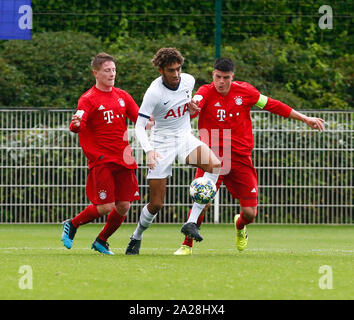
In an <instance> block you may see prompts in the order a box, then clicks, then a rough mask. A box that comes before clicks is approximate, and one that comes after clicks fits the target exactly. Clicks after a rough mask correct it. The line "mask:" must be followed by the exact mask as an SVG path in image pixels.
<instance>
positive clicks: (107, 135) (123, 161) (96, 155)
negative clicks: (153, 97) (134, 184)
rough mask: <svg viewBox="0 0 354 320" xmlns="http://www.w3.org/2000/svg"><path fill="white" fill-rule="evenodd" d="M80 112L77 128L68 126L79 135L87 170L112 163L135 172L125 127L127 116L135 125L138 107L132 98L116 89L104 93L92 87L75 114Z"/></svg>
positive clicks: (80, 102)
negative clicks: (86, 161) (79, 121)
mask: <svg viewBox="0 0 354 320" xmlns="http://www.w3.org/2000/svg"><path fill="white" fill-rule="evenodd" d="M80 110H82V111H84V113H83V115H82V119H81V123H80V127H78V128H77V127H74V126H73V125H72V123H70V130H71V131H73V132H78V133H79V142H80V145H81V147H82V150H83V152H84V154H85V156H86V157H87V159H88V166H89V168H92V167H94V166H96V165H99V164H103V163H107V162H113V163H117V164H119V165H122V166H124V167H127V168H130V169H136V168H137V164H136V162H135V159H134V157H133V154H132V150H131V148H130V145H129V143H128V132H127V125H126V117H128V118H129V119H130V120H131V121H133V122H134V123H135V122H136V119H137V117H138V112H139V107H138V106H137V104H136V103H135V101H134V99H133V98H132V97H131V96H130V95H129V94H128V93H127V92H126V91H124V90H122V89H119V88H114V87H113V88H112V91H111V92H105V91H101V90H99V89H97V88H96V86H93V87H92V88H91V89H90V90H88V91H87V92H85V93H84V94H83V95H82V96H81V97H80V99H79V102H78V107H77V113H78V112H79V113H80ZM82 111H81V113H82Z"/></svg>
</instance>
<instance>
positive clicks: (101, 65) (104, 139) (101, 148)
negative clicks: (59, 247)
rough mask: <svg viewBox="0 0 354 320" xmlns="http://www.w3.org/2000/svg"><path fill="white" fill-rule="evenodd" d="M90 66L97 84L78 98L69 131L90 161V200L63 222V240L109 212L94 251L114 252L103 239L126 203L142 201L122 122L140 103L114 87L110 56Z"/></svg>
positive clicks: (66, 241) (122, 216)
mask: <svg viewBox="0 0 354 320" xmlns="http://www.w3.org/2000/svg"><path fill="white" fill-rule="evenodd" d="M91 66H92V69H93V75H94V76H95V78H96V84H95V85H94V86H93V87H92V88H91V89H89V90H88V91H87V92H85V93H84V94H83V95H82V96H81V97H80V99H79V101H78V107H77V111H76V113H75V115H73V117H72V120H71V122H70V130H71V131H72V132H75V133H78V135H79V142H80V145H81V148H82V150H83V152H84V154H85V156H86V157H87V159H88V167H89V173H88V178H87V185H86V194H87V197H88V199H89V200H90V202H91V203H92V204H91V205H89V206H88V207H87V208H85V209H84V210H83V211H82V212H80V213H79V214H78V215H77V216H75V217H74V218H73V219H69V220H66V221H64V223H63V233H62V241H63V243H64V246H65V247H67V248H68V249H71V247H72V245H73V240H74V236H75V233H76V230H77V229H78V228H79V227H80V226H81V225H83V224H86V223H89V222H91V221H93V220H95V219H97V218H99V217H101V216H104V215H106V214H108V217H107V222H106V224H105V226H104V227H103V229H102V230H101V232H100V234H99V235H98V237H97V238H96V240H95V241H94V242H93V244H92V249H94V250H96V251H99V252H101V253H104V254H113V252H112V251H110V250H109V247H108V243H107V239H108V238H109V237H110V236H111V235H112V234H113V233H114V232H115V231H116V230H117V229H118V228H119V227H120V225H121V223H122V222H123V221H124V219H125V218H126V215H127V213H128V210H129V208H130V203H131V202H132V201H134V200H138V199H140V195H139V187H138V182H137V179H136V176H135V169H136V168H137V164H136V162H135V159H134V158H133V155H132V150H131V148H130V145H129V143H128V136H127V125H126V117H128V118H129V119H130V120H131V121H133V122H134V123H135V122H136V119H137V117H138V111H139V107H138V106H137V104H136V103H135V101H134V100H133V98H132V97H131V96H130V95H129V94H128V93H127V92H126V91H124V90H121V89H119V88H115V87H114V81H115V76H116V66H115V61H114V58H113V57H112V56H110V55H108V54H106V53H100V54H98V55H96V56H95V57H94V59H93V60H92V63H91Z"/></svg>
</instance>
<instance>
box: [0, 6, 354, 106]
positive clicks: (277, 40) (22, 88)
mask: <svg viewBox="0 0 354 320" xmlns="http://www.w3.org/2000/svg"><path fill="white" fill-rule="evenodd" d="M322 4H323V3H322V2H321V1H315V0H312V1H291V0H280V1H273V0H271V1H259V0H251V1H242V0H224V1H222V47H221V55H222V56H227V57H230V58H232V59H233V60H234V61H235V64H236V70H235V79H236V80H240V81H247V82H250V83H251V84H253V85H254V86H255V87H257V88H258V89H259V90H260V91H261V92H262V93H264V94H266V95H269V96H272V97H273V98H275V99H279V100H281V101H283V102H285V103H287V104H289V105H291V106H293V107H294V108H296V109H341V110H348V109H352V108H353V107H352V105H353V103H352V102H353V87H354V86H353V79H354V52H353V47H354V46H353V44H354V43H353V35H352V34H351V29H352V22H353V18H352V16H351V15H350V14H351V12H353V10H352V9H353V8H354V4H353V3H352V2H351V1H329V3H328V5H331V7H332V9H333V14H334V16H333V29H327V30H326V29H325V30H322V29H321V28H319V26H318V21H319V18H320V17H321V14H320V13H319V12H318V10H319V8H320V7H321V5H322ZM32 8H33V32H32V35H33V36H32V40H31V41H20V40H11V41H0V105H3V106H25V107H54V108H69V109H74V108H75V107H76V104H77V100H78V98H79V96H80V95H81V94H82V93H83V92H84V91H86V90H88V89H89V88H90V87H91V86H92V85H93V84H94V78H93V76H92V73H91V70H90V61H91V59H92V57H93V56H94V55H95V54H96V53H98V52H100V51H105V52H108V53H110V54H112V55H114V56H115V57H116V59H117V71H118V73H117V82H116V86H118V87H121V88H122V89H124V90H126V91H128V92H129V93H130V94H131V95H132V96H133V97H134V99H135V100H136V102H137V103H138V104H140V103H141V101H142V98H143V95H144V92H145V91H146V89H147V87H148V86H149V84H150V82H151V81H152V80H153V79H154V78H156V77H157V76H158V75H159V74H158V72H157V70H155V69H154V68H153V67H152V64H151V59H152V57H153V55H154V53H155V52H156V51H157V50H158V49H159V48H161V47H167V46H172V47H176V48H178V49H180V51H181V52H182V54H183V55H184V56H185V59H186V62H185V65H184V71H185V72H188V73H191V74H193V75H194V76H195V78H196V80H197V82H196V89H197V88H198V87H199V86H200V85H203V84H205V83H208V82H211V71H212V66H213V62H214V59H215V46H214V32H215V26H214V24H215V3H214V1H205V0H202V1H194V0H191V1H187V0H180V1H175V2H171V1H152V0H150V1H145V0H144V1H142V0H131V1H119V0H118V1H106V0H100V1H97V0H73V1H65V2H64V1H55V0H49V1H40V0H32Z"/></svg>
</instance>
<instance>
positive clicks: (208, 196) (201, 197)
mask: <svg viewBox="0 0 354 320" xmlns="http://www.w3.org/2000/svg"><path fill="white" fill-rule="evenodd" d="M189 193H190V195H191V197H192V199H193V201H194V202H197V203H199V204H207V203H209V202H210V201H211V200H213V199H214V198H215V195H216V185H215V183H214V182H213V181H211V180H210V179H207V178H204V177H200V178H197V179H194V180H193V181H192V183H191V185H190V187H189Z"/></svg>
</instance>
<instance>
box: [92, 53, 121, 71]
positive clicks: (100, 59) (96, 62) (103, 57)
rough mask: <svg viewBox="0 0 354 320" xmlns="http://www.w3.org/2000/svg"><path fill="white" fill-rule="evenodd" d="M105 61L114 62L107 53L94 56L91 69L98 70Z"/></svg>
mask: <svg viewBox="0 0 354 320" xmlns="http://www.w3.org/2000/svg"><path fill="white" fill-rule="evenodd" d="M106 61H113V62H115V61H114V58H113V57H112V56H111V55H109V54H108V53H105V52H101V53H99V54H97V55H95V56H94V57H93V59H92V61H91V67H92V69H93V70H100V69H101V66H102V64H103V63H105V62H106Z"/></svg>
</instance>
